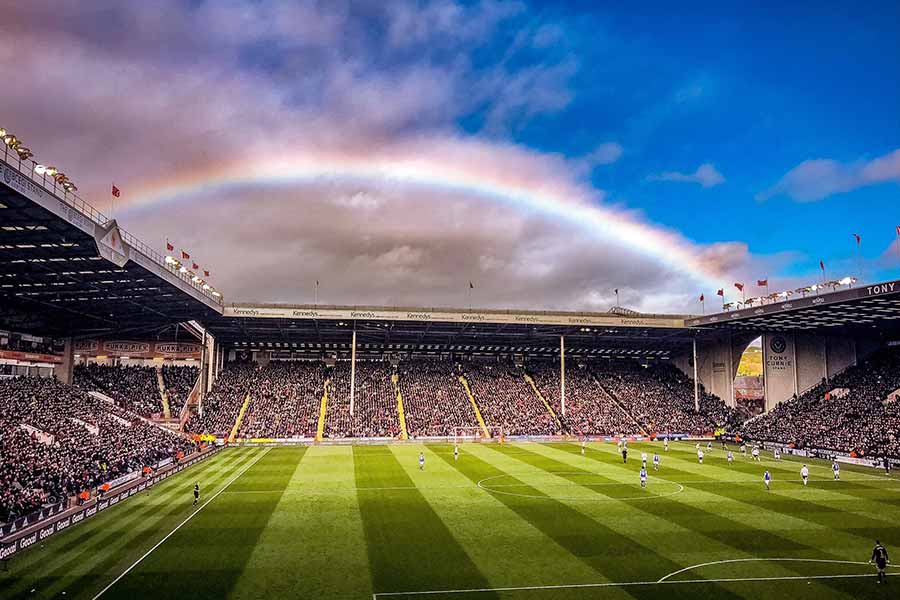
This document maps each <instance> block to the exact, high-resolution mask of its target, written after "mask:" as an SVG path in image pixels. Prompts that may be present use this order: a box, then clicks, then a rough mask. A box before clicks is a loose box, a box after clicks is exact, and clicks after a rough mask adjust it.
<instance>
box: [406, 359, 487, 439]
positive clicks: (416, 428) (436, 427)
mask: <svg viewBox="0 0 900 600" xmlns="http://www.w3.org/2000/svg"><path fill="white" fill-rule="evenodd" d="M398 372H399V385H400V393H401V394H402V395H403V412H404V414H405V415H406V428H407V431H408V432H409V435H410V437H422V436H441V437H444V436H446V437H449V436H452V435H456V434H457V433H459V429H460V428H465V429H466V430H468V431H469V432H471V431H472V430H473V429H475V428H477V427H478V420H477V419H476V418H475V411H474V410H472V404H471V403H470V402H469V398H468V396H466V392H465V390H464V389H463V387H462V385H461V384H460V382H459V380H458V375H457V373H456V367H455V365H454V363H452V362H450V361H446V360H414V361H405V362H402V363H400V366H399V368H398Z"/></svg>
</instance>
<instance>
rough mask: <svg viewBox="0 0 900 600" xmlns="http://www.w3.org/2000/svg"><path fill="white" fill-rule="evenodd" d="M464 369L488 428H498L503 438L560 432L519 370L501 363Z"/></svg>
mask: <svg viewBox="0 0 900 600" xmlns="http://www.w3.org/2000/svg"><path fill="white" fill-rule="evenodd" d="M463 370H464V371H465V377H466V380H467V381H468V382H469V388H470V389H471V390H472V395H474V396H475V401H476V402H477V403H478V408H479V410H480V411H481V416H482V418H483V419H484V421H485V423H486V424H487V425H490V426H499V427H501V428H502V429H503V433H504V435H554V434H558V433H561V430H560V427H559V425H558V424H557V421H556V419H554V418H553V415H551V414H550V412H549V411H548V410H547V407H546V406H544V403H543V402H541V400H540V398H538V397H537V395H536V394H535V393H534V390H533V389H532V388H531V386H530V385H529V384H528V382H526V381H525V378H524V373H523V372H522V371H521V370H520V369H517V368H515V367H513V366H512V365H504V364H501V363H493V364H479V363H467V364H465V365H464V366H463Z"/></svg>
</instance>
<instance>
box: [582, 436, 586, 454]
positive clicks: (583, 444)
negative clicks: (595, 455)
mask: <svg viewBox="0 0 900 600" xmlns="http://www.w3.org/2000/svg"><path fill="white" fill-rule="evenodd" d="M585 444H587V441H585V440H581V455H582V456H584V446H585Z"/></svg>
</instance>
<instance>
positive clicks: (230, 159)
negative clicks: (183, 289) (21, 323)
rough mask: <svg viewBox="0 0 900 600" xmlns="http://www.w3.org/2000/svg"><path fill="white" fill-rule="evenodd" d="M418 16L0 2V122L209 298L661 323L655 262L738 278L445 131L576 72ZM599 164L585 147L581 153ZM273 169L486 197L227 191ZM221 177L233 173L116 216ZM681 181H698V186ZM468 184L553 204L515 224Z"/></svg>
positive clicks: (550, 106)
mask: <svg viewBox="0 0 900 600" xmlns="http://www.w3.org/2000/svg"><path fill="white" fill-rule="evenodd" d="M419 4H420V3H402V2H390V3H380V2H371V3H364V2H347V3H338V2H334V3H331V2H329V3H325V4H324V5H318V6H316V5H312V4H305V3H296V5H295V3H282V2H266V1H260V2H238V1H237V0H229V1H228V2H224V3H201V4H197V3H193V2H187V1H184V2H182V1H179V0H159V1H158V2H152V3H151V2H148V3H137V4H131V5H128V6H125V5H124V4H122V3H119V2H112V1H110V2H105V3H103V2H98V3H91V5H90V6H89V7H85V6H84V5H83V3H81V2H77V1H75V0H68V1H67V0H60V1H59V2H56V1H53V2H50V1H49V0H43V1H42V0H34V1H33V2H28V3H15V4H14V5H13V6H11V7H10V9H9V10H8V11H7V14H6V16H5V17H4V18H5V19H6V22H7V23H9V24H10V27H9V28H8V31H7V32H6V33H5V35H6V37H5V38H4V39H5V42H6V43H4V44H3V45H0V60H3V61H4V64H15V65H16V77H15V81H16V85H15V86H11V87H9V88H8V89H7V90H6V91H5V95H4V119H5V122H3V123H0V125H3V126H5V127H8V128H10V129H11V130H12V131H14V132H15V133H16V134H17V135H19V136H20V137H21V138H22V139H24V140H25V141H26V142H27V143H28V144H29V146H30V147H31V148H32V149H33V150H34V151H35V153H36V155H37V158H38V159H39V160H41V161H43V162H46V163H51V164H54V165H56V166H58V167H60V168H61V169H63V170H64V171H65V172H66V173H67V174H69V175H70V176H71V177H72V179H73V180H74V181H75V182H76V184H77V185H78V186H79V190H80V192H79V193H82V192H83V193H82V195H83V197H85V198H86V199H87V200H88V201H90V202H94V203H97V204H100V206H99V207H98V208H101V209H108V208H109V206H108V204H107V202H108V199H109V184H110V181H111V180H115V182H116V184H117V186H118V187H119V188H120V189H121V190H122V191H123V196H122V198H121V199H120V200H119V201H118V202H120V203H121V204H120V205H119V206H117V207H116V216H117V217H120V218H121V222H122V224H123V226H124V227H125V228H127V229H128V230H130V231H132V232H133V233H135V234H138V235H139V236H141V237H143V238H145V239H146V240H147V241H148V242H150V243H153V242H154V241H161V240H163V238H164V237H165V236H168V237H170V239H172V240H174V241H176V242H177V243H178V245H180V246H183V247H185V248H189V249H190V250H191V251H192V255H196V256H198V257H199V260H200V261H201V264H203V265H204V267H209V268H210V269H211V270H212V272H213V274H214V280H213V283H214V284H215V285H216V286H218V287H219V288H220V289H222V291H223V292H225V294H226V295H227V299H228V300H229V301H242V300H271V301H283V302H304V301H311V300H312V296H311V293H312V287H311V286H310V285H308V284H309V282H310V281H315V280H316V279H318V280H320V281H321V282H322V289H321V290H320V292H321V299H322V300H323V301H327V302H336V303H337V302H340V303H348V304H380V303H396V304H407V305H452V304H457V305H460V304H464V303H465V301H466V287H465V284H466V282H467V281H469V280H472V281H475V282H476V285H477V288H476V293H475V296H474V298H473V302H474V303H477V304H479V305H483V306H495V307H504V306H511V307H522V308H526V307H527V308H558V309H593V310H605V309H607V308H609V306H612V305H613V303H614V300H615V298H614V295H613V292H612V290H613V289H614V288H616V287H618V288H619V289H620V292H621V297H622V300H623V302H625V303H627V304H629V305H630V306H632V307H633V308H637V309H644V310H658V311H662V310H685V309H689V308H695V306H694V304H695V303H694V301H693V299H694V296H695V292H696V288H697V286H698V285H699V284H698V281H697V280H696V278H695V277H691V276H687V275H686V274H685V268H679V266H678V265H677V264H676V262H677V261H673V260H670V259H669V257H668V255H667V253H666V252H665V251H666V250H672V251H673V252H675V251H677V252H678V253H679V255H681V256H683V257H684V258H685V260H686V261H693V262H696V263H699V264H702V265H703V266H704V270H705V272H706V273H712V274H720V275H721V277H722V278H723V280H726V281H727V280H728V279H730V278H731V275H730V274H731V273H732V272H735V271H740V270H741V269H746V265H747V263H748V262H750V261H752V260H754V258H753V257H752V256H751V255H750V254H749V252H748V250H747V248H746V246H744V245H741V244H732V243H724V244H695V243H693V242H691V241H690V240H687V239H685V238H684V237H683V236H682V235H680V234H679V233H678V232H675V231H670V230H667V229H665V228H662V227H659V226H656V225H654V224H653V223H649V222H647V221H646V219H643V218H642V217H641V216H640V215H637V214H633V213H630V212H628V211H626V210H624V209H621V208H619V207H614V206H609V205H607V204H605V203H604V202H605V194H604V192H603V190H599V189H596V188H594V187H592V186H591V185H590V184H589V183H588V179H587V177H586V175H585V172H584V170H583V169H580V168H579V167H578V165H577V164H575V163H577V162H578V161H577V160H575V161H573V160H572V159H570V158H568V157H565V156H560V155H554V154H550V153H546V152H540V151H537V150H535V149H533V148H528V147H525V146H522V145H518V144H514V143H511V142H509V141H504V140H505V137H504V136H499V135H495V136H491V137H488V136H486V135H462V134H461V133H460V132H459V128H458V126H457V123H458V122H459V121H460V119H461V118H463V117H465V116H468V115H471V114H473V112H478V113H479V114H482V115H485V116H486V119H487V123H489V125H490V128H502V127H505V126H515V124H516V123H517V122H518V121H519V120H521V119H529V118H533V117H534V116H536V115H541V114H545V113H546V112H547V111H555V110H561V109H562V108H564V107H565V106H566V105H567V102H568V101H569V100H570V98H571V94H572V91H571V89H570V88H569V79H570V78H571V77H572V75H573V74H574V73H576V72H577V70H578V66H579V63H578V59H577V57H574V56H572V55H571V54H570V53H569V51H568V49H566V48H565V47H562V48H559V46H561V45H562V43H561V42H559V40H557V43H556V44H554V45H553V47H552V50H553V52H549V51H548V52H546V53H544V52H540V53H537V56H531V54H530V53H529V52H533V49H534V48H535V47H536V46H541V44H544V43H546V42H547V41H548V40H549V39H552V37H553V35H554V32H553V31H550V30H540V29H536V28H535V26H534V22H535V19H533V18H532V17H533V16H529V15H528V14H526V13H524V12H523V11H524V8H523V7H522V6H521V5H518V4H512V3H507V2H490V1H489V0H485V1H483V2H479V3H462V2H460V3H456V2H450V1H449V0H440V1H437V2H426V3H424V4H425V6H424V8H423V9H422V10H426V11H431V12H428V14H430V15H433V16H434V19H432V20H428V21H427V22H424V21H422V20H418V21H417V20H416V19H415V18H413V17H415V15H416V14H417V12H416V11H417V10H419V8H417V7H419ZM323 6H324V8H323ZM163 16H164V17H165V18H162V17H163ZM267 24H271V27H270V26H268V25H267ZM295 26H296V27H295ZM496 39H500V40H504V41H505V40H509V39H511V40H513V41H512V42H509V49H508V50H509V51H508V52H502V51H501V52H486V53H485V52H482V53H481V54H482V55H484V56H488V57H492V56H495V55H496V56H499V58H497V60H496V61H495V62H493V63H491V62H490V61H488V63H487V64H479V65H478V67H477V68H476V67H475V66H474V65H473V64H472V62H473V61H472V60H471V59H470V58H469V57H471V56H472V55H474V54H476V53H479V50H483V49H484V47H485V44H486V43H487V42H486V40H491V41H492V43H497V42H496V41H495V40H496ZM561 39H564V38H561ZM18 48H40V51H39V52H38V51H35V52H27V53H20V52H18V51H17V50H16V49H18ZM529 49H530V50H529ZM548 55H550V56H548ZM482 62H484V61H483V60H482ZM491 131H492V132H494V131H496V129H491ZM621 153H622V149H621V146H619V145H618V144H616V143H614V142H608V143H605V144H602V145H601V146H599V147H598V148H597V149H596V151H595V152H594V153H592V154H591V156H592V160H594V161H595V163H597V164H607V163H608V162H611V161H613V160H615V159H618V157H619V156H620V155H621ZM282 161H283V163H284V164H285V165H286V166H287V167H288V168H289V167H290V166H291V165H294V164H297V163H299V164H309V163H311V162H315V163H316V164H317V165H326V166H327V165H329V164H335V165H338V166H340V165H342V164H348V163H349V164H353V165H365V164H378V165H400V166H402V167H403V168H404V169H409V170H413V171H416V172H417V173H419V172H422V173H424V174H425V175H427V176H432V177H433V178H436V179H439V178H440V176H446V175H447V174H448V173H449V174H451V175H454V176H455V177H456V179H455V180H456V181H460V182H463V183H466V182H469V181H486V182H489V183H490V186H487V188H488V189H487V190H485V189H469V187H477V186H468V187H467V186H466V185H459V186H456V187H453V186H444V187H441V186H440V185H432V186H423V185H420V184H419V183H416V182H415V181H404V180H403V178H402V177H400V178H393V179H389V178H387V177H385V178H383V179H379V178H378V177H369V178H366V179H361V180H353V179H352V178H350V177H345V178H341V177H334V178H329V177H327V176H322V177H312V178H309V179H308V180H306V181H298V180H290V181H284V180H279V178H278V177H263V178H256V179H255V178H254V177H253V176H251V175H253V173H254V169H255V168H258V167H259V165H265V164H273V163H278V164H280V163H281V162H282ZM709 168H710V169H712V167H711V166H710V167H709ZM223 171H228V172H235V173H244V174H246V175H247V177H246V180H245V181H244V182H243V183H242V184H241V185H240V186H230V187H228V188H226V189H210V190H206V189H204V188H203V186H199V187H198V188H197V189H195V190H194V191H193V192H192V193H191V194H190V195H181V196H177V197H175V198H174V199H173V200H172V201H171V202H168V203H166V204H155V205H150V206H143V207H142V206H139V205H134V206H132V207H131V208H129V202H132V201H133V200H134V199H136V198H139V197H141V196H144V195H150V194H152V193H153V190H155V189H158V188H160V187H162V186H164V185H165V184H168V183H170V182H180V181H200V182H204V181H208V180H213V179H215V177H216V176H217V175H218V174H219V173H221V172H223ZM712 171H713V173H715V174H716V175H718V173H717V172H715V170H714V169H712ZM693 177H698V178H702V180H701V181H698V182H700V183H701V184H703V183H702V182H703V181H712V179H710V177H709V174H708V173H706V172H705V171H704V167H701V168H700V169H698V171H697V173H695V174H694V176H693ZM718 177H719V178H720V179H721V175H718ZM703 185H706V184H703ZM491 186H494V187H497V188H514V189H517V190H524V192H523V193H526V194H534V195H542V197H550V198H553V199H565V200H564V201H563V200H560V201H559V203H560V204H564V206H561V207H560V206H556V205H554V206H549V207H543V208H542V207H536V206H533V205H529V204H528V203H527V202H524V203H522V202H520V203H518V204H515V203H513V202H510V201H508V200H507V199H504V198H503V197H502V195H501V194H493V195H492V194H491ZM98 199H99V200H98ZM554 202H555V200H554ZM597 210H602V211H605V212H604V213H603V214H604V215H606V216H608V217H609V218H608V221H609V222H610V223H614V224H622V225H623V226H627V227H632V228H634V230H635V231H636V232H638V233H639V234H640V235H637V234H636V235H635V236H634V238H635V241H633V242H632V243H621V242H617V241H616V239H619V240H621V239H622V238H621V237H619V238H615V237H613V236H602V235H597V233H596V232H595V231H590V230H589V229H588V228H586V227H585V225H584V224H583V223H581V222H579V221H578V219H577V218H569V219H566V218H562V217H561V216H560V214H561V213H562V214H563V215H565V213H567V212H570V211H571V212H576V213H577V214H585V211H597ZM579 211H580V212H579ZM647 240H651V242H647ZM641 243H643V244H644V245H643V246H642V245H641ZM651 243H655V244H657V246H656V247H655V248H648V247H647V244H651ZM687 270H688V271H690V270H691V269H690V268H688V269H687ZM702 276H703V275H702V274H698V277H702ZM663 288H665V289H666V290H667V295H665V296H663V295H660V294H659V293H658V291H659V290H660V289H663Z"/></svg>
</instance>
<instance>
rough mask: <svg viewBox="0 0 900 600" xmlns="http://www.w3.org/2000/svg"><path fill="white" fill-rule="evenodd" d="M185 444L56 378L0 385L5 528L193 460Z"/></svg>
mask: <svg viewBox="0 0 900 600" xmlns="http://www.w3.org/2000/svg"><path fill="white" fill-rule="evenodd" d="M191 446H192V444H191V443H190V442H189V441H187V440H186V439H184V438H183V437H181V436H179V435H177V434H174V433H172V432H168V431H165V430H163V429H162V428H159V427H157V426H155V425H152V424H149V423H147V422H145V421H143V420H141V419H139V418H137V416H136V415H134V414H133V413H130V412H128V411H126V410H123V409H121V408H119V407H117V406H115V405H113V404H110V403H108V402H106V401H103V400H99V399H97V398H94V397H93V396H90V395H89V394H87V393H86V392H85V391H84V390H82V389H80V388H77V387H74V386H67V385H63V384H61V383H59V382H57V381H56V380H55V379H51V378H37V377H18V378H13V379H6V380H2V381H0V522H7V521H9V520H13V519H16V518H18V517H21V516H26V515H28V514H30V513H32V512H34V511H36V510H38V509H40V508H41V507H42V506H44V505H49V504H53V503H55V502H59V501H61V500H63V499H65V498H67V497H70V496H74V495H76V494H78V493H80V492H82V491H86V490H87V491H90V490H91V489H93V488H96V487H97V486H99V485H101V484H102V483H104V482H107V481H111V480H113V479H115V478H117V477H119V476H121V475H124V474H127V473H130V472H132V471H135V470H140V469H142V468H143V467H144V466H152V465H155V464H156V463H158V462H159V461H161V460H163V459H166V458H172V457H174V456H175V455H176V454H177V453H178V452H184V453H187V452H188V451H189V450H190V448H191Z"/></svg>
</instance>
